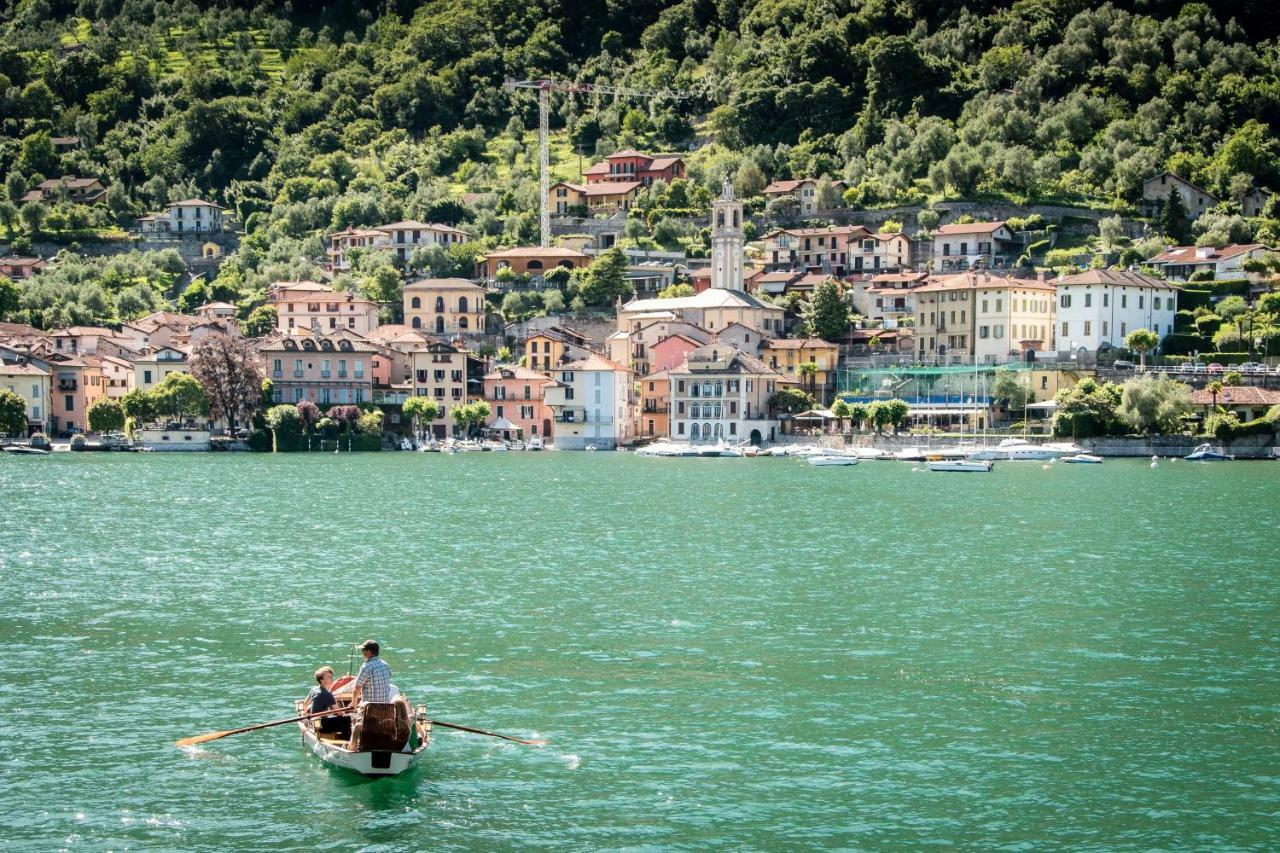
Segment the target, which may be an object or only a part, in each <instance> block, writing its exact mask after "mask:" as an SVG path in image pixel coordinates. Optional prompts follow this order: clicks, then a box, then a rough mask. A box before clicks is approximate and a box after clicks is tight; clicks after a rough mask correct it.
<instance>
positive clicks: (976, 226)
mask: <svg viewBox="0 0 1280 853" xmlns="http://www.w3.org/2000/svg"><path fill="white" fill-rule="evenodd" d="M1017 251H1018V244H1017V242H1016V240H1015V239H1014V236H1013V231H1012V230H1011V229H1010V228H1009V226H1008V225H1006V224H1005V223H1003V222H967V223H962V224H952V225H943V226H942V227H941V228H939V229H938V230H937V231H935V232H934V233H933V268H934V269H935V270H961V271H962V270H970V269H977V268H984V269H994V268H999V267H1008V266H1011V265H1012V263H1013V261H1014V260H1015V259H1016V257H1017Z"/></svg>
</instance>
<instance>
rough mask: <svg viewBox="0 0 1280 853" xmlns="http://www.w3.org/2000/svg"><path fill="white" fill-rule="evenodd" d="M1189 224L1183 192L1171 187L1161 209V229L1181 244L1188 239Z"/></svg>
mask: <svg viewBox="0 0 1280 853" xmlns="http://www.w3.org/2000/svg"><path fill="white" fill-rule="evenodd" d="M1187 224H1188V222H1187V208H1186V206H1185V205H1184V204H1183V203H1182V193H1180V192H1178V191H1177V189H1171V190H1169V197H1168V198H1167V199H1165V202H1164V206H1163V207H1162V208H1161V209H1160V230H1161V231H1163V232H1164V233H1165V234H1166V235H1167V236H1168V237H1169V238H1170V239H1172V240H1174V241H1175V242H1177V243H1179V244H1181V243H1185V242H1186V241H1187Z"/></svg>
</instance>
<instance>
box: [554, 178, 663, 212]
mask: <svg viewBox="0 0 1280 853" xmlns="http://www.w3.org/2000/svg"><path fill="white" fill-rule="evenodd" d="M643 186H644V184H642V183H640V182H639V181H617V182H607V183H597V184H570V183H567V182H561V183H558V184H552V186H551V188H550V189H549V190H547V194H548V198H547V200H548V202H549V203H550V207H551V212H552V213H553V214H555V215H556V216H567V215H569V214H570V213H572V212H573V209H575V208H577V209H581V208H586V209H587V210H588V212H590V213H600V212H607V211H616V210H626V209H628V208H629V207H631V204H632V203H633V202H634V201H635V200H636V193H637V192H639V190H640V189H641V188H642V187H643Z"/></svg>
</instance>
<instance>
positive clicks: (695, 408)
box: [689, 403, 702, 418]
mask: <svg viewBox="0 0 1280 853" xmlns="http://www.w3.org/2000/svg"><path fill="white" fill-rule="evenodd" d="M701 415H702V407H701V406H700V405H698V404H697V403H690V404H689V417H691V418H696V417H700V416H701Z"/></svg>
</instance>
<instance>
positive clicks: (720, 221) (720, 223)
mask: <svg viewBox="0 0 1280 853" xmlns="http://www.w3.org/2000/svg"><path fill="white" fill-rule="evenodd" d="M716 227H717V228H723V227H724V211H723V210H717V211H716Z"/></svg>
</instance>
